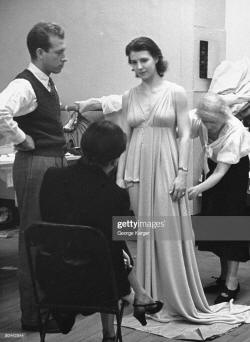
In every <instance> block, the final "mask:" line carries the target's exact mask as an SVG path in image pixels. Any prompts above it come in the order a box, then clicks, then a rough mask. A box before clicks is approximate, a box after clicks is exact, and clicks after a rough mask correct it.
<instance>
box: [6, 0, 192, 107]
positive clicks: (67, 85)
mask: <svg viewBox="0 0 250 342" xmlns="http://www.w3.org/2000/svg"><path fill="white" fill-rule="evenodd" d="M193 4H194V1H193V0H189V1H185V0H119V1H118V0H105V1H103V0H71V1H69V0H43V1H41V0H0V41H1V54H0V69H1V78H0V91H1V90H2V89H3V88H4V87H5V86H6V84H7V83H8V82H9V81H10V80H11V79H12V78H13V77H14V76H15V75H16V74H17V73H18V72H19V71H21V70H22V69H23V68H25V67H26V65H27V63H28V62H29V54H28V52H27V49H26V35H27V32H28V31H29V30H30V28H31V27H32V26H33V24H35V23H37V22H38V21H41V20H45V21H54V22H57V23H59V24H61V25H63V27H64V28H65V32H66V43H67V51H66V54H67V57H68V59H69V61H68V62H67V63H66V64H65V67H64V69H63V71H62V73H61V74H59V75H57V76H54V79H55V80H56V84H57V88H58V90H59V94H60V97H61V101H62V102H71V101H74V100H76V99H83V98H88V97H92V96H101V95H106V94H111V93H118V94H119V93H122V92H124V91H125V90H127V89H128V88H130V87H131V86H134V85H135V84H137V83H138V81H137V80H136V79H135V77H134V74H133V73H132V72H131V68H130V67H129V66H128V63H127V58H126V57H125V52H124V50H125V46H126V44H127V43H128V42H129V41H130V40H132V39H133V38H135V37H137V36H142V35H145V36H149V37H151V38H153V39H154V40H155V41H156V42H157V43H158V44H159V46H160V47H161V49H162V52H163V55H164V56H165V57H166V59H167V60H168V61H169V71H168V74H167V78H168V79H169V80H171V81H174V82H177V83H179V84H182V85H183V86H185V88H187V90H188V91H191V81H189V80H190V75H191V73H192V61H191V60H189V59H190V58H192V26H190V25H189V24H190V22H191V19H190V18H192V15H193Z"/></svg>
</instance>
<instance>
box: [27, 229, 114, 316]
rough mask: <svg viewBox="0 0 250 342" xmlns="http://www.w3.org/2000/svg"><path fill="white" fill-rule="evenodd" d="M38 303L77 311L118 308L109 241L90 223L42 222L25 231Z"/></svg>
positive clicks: (102, 310)
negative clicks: (89, 224) (80, 224)
mask: <svg viewBox="0 0 250 342" xmlns="http://www.w3.org/2000/svg"><path fill="white" fill-rule="evenodd" d="M25 241H26V247H27V253H28V258H29V265H30V269H31V275H32V282H33V287H34V292H35V296H36V300H37V304H38V305H39V306H40V307H41V306H45V307H56V308H60V307H61V308H62V307H63V308H69V309H72V310H74V311H75V312H82V311H86V310H87V312H88V310H89V311H90V313H91V312H95V311H98V312H110V313H111V312H112V310H111V311H110V308H112V307H114V310H117V302H118V299H119V298H118V292H117V289H116V282H115V276H114V271H113V265H112V260H111V253H110V249H109V246H108V243H107V241H106V239H105V237H104V235H103V234H102V233H101V231H100V230H98V229H95V228H92V227H88V226H76V225H64V224H55V223H48V222H38V223H35V224H33V225H32V226H30V227H29V228H28V229H27V230H26V231H25Z"/></svg>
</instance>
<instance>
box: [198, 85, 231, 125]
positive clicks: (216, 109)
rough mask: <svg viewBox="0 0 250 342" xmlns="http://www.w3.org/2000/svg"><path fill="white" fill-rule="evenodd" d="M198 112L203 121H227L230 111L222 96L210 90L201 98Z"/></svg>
mask: <svg viewBox="0 0 250 342" xmlns="http://www.w3.org/2000/svg"><path fill="white" fill-rule="evenodd" d="M196 114H197V116H198V117H199V118H200V119H201V121H203V122H206V121H221V119H222V120H223V121H227V120H228V118H229V115H230V111H229V107H228V105H227V103H226V102H225V100H224V99H223V98H222V96H220V95H218V94H215V93H212V92H208V93H207V94H206V95H204V96H203V97H202V99H201V100H200V102H199V104H198V106H197V111H196Z"/></svg>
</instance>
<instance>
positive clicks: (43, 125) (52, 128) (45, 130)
mask: <svg viewBox="0 0 250 342" xmlns="http://www.w3.org/2000/svg"><path fill="white" fill-rule="evenodd" d="M16 78H21V79H25V80H27V81H29V82H30V84H31V86H32V88H33V89H34V92H35V95H36V99H37V104H38V106H37V108H36V109H35V110H34V111H33V112H31V113H28V114H26V115H22V116H19V117H16V118H15V121H16V122H17V123H18V126H19V127H20V128H21V130H23V131H24V133H25V134H27V135H30V136H31V137H32V138H33V140H34V143H35V150H34V151H32V153H33V154H35V155H40V156H55V157H56V156H63V155H64V153H65V147H66V142H65V138H64V134H63V127H62V123H61V120H60V102H59V97H58V94H57V93H56V92H54V93H53V92H51V93H50V92H49V91H48V90H47V89H46V88H45V87H44V86H43V84H42V83H41V82H40V81H39V80H38V79H37V78H36V77H35V76H34V75H33V74H32V72H30V71H29V70H27V69H25V70H24V71H23V72H21V73H20V74H18V75H17V76H16Z"/></svg>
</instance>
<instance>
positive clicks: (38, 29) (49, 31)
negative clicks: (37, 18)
mask: <svg viewBox="0 0 250 342" xmlns="http://www.w3.org/2000/svg"><path fill="white" fill-rule="evenodd" d="M50 36H57V37H59V38H61V39H64V31H63V29H62V28H61V26H59V25H57V24H54V23H47V22H40V23H37V24H36V25H35V26H33V27H32V29H31V30H30V32H29V33H28V36H27V46H28V50H29V53H30V56H31V59H36V50H37V49H38V48H42V49H43V50H44V51H46V52H47V51H48V50H49V48H50V47H51V45H50V40H49V37H50Z"/></svg>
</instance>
